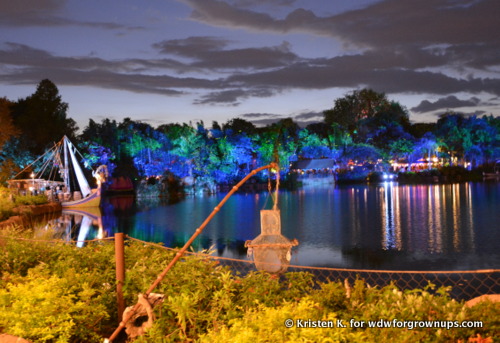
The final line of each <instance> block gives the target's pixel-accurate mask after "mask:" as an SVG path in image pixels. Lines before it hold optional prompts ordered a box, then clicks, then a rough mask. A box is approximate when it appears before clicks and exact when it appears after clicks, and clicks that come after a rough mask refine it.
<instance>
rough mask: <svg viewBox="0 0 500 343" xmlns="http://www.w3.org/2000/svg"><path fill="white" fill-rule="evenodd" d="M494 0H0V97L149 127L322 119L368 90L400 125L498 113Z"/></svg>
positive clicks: (83, 118)
mask: <svg viewBox="0 0 500 343" xmlns="http://www.w3.org/2000/svg"><path fill="white" fill-rule="evenodd" d="M499 29H500V1H499V0H483V1H481V0H419V1H415V0H381V1H374V0H352V1H346V0H304V1H301V0H177V1H176V0H161V1H160V0H147V1H146V0H135V1H134V0H120V1H101V0H85V1H81V0H80V1H79V0H15V1H11V0H0V97H4V96H5V97H7V98H8V99H10V100H13V101H16V100H17V99H19V98H24V97H27V96H29V95H31V94H33V93H34V92H35V90H36V85H37V84H38V83H39V82H40V81H41V80H42V79H45V78H48V79H50V80H51V81H52V82H54V83H55V84H56V86H57V87H58V88H59V91H60V93H61V96H62V100H63V101H65V102H67V103H68V104H69V112H68V116H69V117H71V118H73V119H75V120H76V121H77V123H78V125H79V126H80V128H81V129H82V128H84V127H85V126H86V125H87V124H88V119H89V118H93V119H94V120H96V121H100V120H101V119H104V118H111V119H116V120H117V121H121V120H122V119H123V118H125V117H130V118H132V119H134V120H139V121H144V122H147V123H149V124H151V125H153V126H158V125H160V124H166V123H172V122H174V123H175V122H188V121H193V122H195V121H198V120H203V121H204V122H205V124H206V125H207V126H210V125H211V122H212V121H213V120H217V121H219V123H224V122H226V121H227V120H229V119H231V118H235V117H239V118H243V119H246V120H249V121H252V122H254V123H256V124H267V123H269V122H270V121H277V120H279V119H282V118H286V117H292V118H294V120H296V121H297V122H299V123H300V124H301V125H306V124H307V123H310V122H314V121H320V120H322V118H323V116H322V111H323V110H326V109H329V108H332V107H333V102H334V100H335V99H336V98H339V97H342V96H344V95H345V94H347V93H348V92H351V91H353V90H355V89H361V88H364V87H369V88H372V89H374V90H375V91H377V92H384V93H386V94H387V95H388V97H389V99H392V100H396V101H399V102H400V103H401V104H402V105H404V106H406V107H407V108H408V110H409V112H410V118H411V120H412V121H414V122H429V121H436V119H437V115H438V114H440V113H443V112H445V111H447V110H451V111H459V112H463V113H466V114H478V115H482V114H493V115H495V116H497V115H500V30H499Z"/></svg>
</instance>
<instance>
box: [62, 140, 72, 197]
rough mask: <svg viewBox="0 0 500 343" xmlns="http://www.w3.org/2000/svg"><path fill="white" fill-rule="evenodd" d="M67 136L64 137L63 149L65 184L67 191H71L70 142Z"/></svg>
mask: <svg viewBox="0 0 500 343" xmlns="http://www.w3.org/2000/svg"><path fill="white" fill-rule="evenodd" d="M66 140H67V138H66V136H64V137H63V149H64V169H63V174H64V184H65V185H66V188H67V191H68V192H71V190H70V188H69V163H68V144H67V142H66Z"/></svg>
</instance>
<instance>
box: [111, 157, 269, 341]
mask: <svg viewBox="0 0 500 343" xmlns="http://www.w3.org/2000/svg"><path fill="white" fill-rule="evenodd" d="M272 168H276V169H278V164H277V163H274V162H273V163H271V164H268V165H266V166H264V167H260V168H257V169H254V170H252V171H251V172H250V173H249V174H248V175H247V176H245V177H244V178H243V179H242V180H241V181H240V182H238V183H237V184H236V185H235V186H233V188H232V189H231V191H229V193H227V194H226V196H225V197H224V199H222V200H221V202H220V203H219V204H218V205H217V206H216V207H215V208H214V209H213V211H212V213H210V215H209V216H208V217H207V219H205V221H204V222H203V223H202V224H201V225H200V226H199V227H198V228H197V229H196V231H195V232H194V234H193V235H192V236H191V238H190V239H189V240H188V241H187V242H186V244H184V246H183V247H182V248H181V249H180V250H179V251H178V252H177V253H176V254H175V256H174V258H173V259H172V261H170V263H169V264H168V265H167V267H166V268H165V269H164V270H163V272H161V273H160V274H159V275H158V277H157V278H156V280H155V281H154V282H153V283H152V284H151V286H149V288H148V290H147V291H146V292H145V293H144V297H145V298H147V297H148V296H149V294H150V293H151V292H152V291H153V290H154V289H155V288H156V287H157V286H158V284H159V283H160V282H161V281H162V280H163V278H165V276H166V275H167V273H168V271H169V270H170V269H171V268H172V267H173V266H174V265H175V264H176V263H177V261H178V260H179V259H180V258H181V257H182V255H184V253H185V252H186V250H187V249H188V248H189V247H190V246H191V244H192V243H193V241H194V240H195V239H196V237H198V235H199V234H200V233H201V232H202V231H203V229H204V228H205V226H207V224H208V223H209V222H210V221H211V220H212V218H213V217H214V216H215V215H216V214H217V212H219V210H220V209H221V207H222V206H223V205H224V204H225V203H226V201H227V199H229V197H231V195H233V194H234V192H236V191H237V190H238V188H240V186H241V185H242V184H244V183H245V182H246V181H247V180H248V179H249V178H251V177H252V176H254V175H255V174H257V173H258V172H260V171H262V170H264V169H272ZM139 306H140V305H139V303H136V304H135V305H134V307H133V308H132V310H131V311H129V312H128V313H127V316H126V317H125V318H123V319H122V320H121V322H120V324H119V325H118V327H117V328H116V329H115V331H114V332H113V334H112V335H111V336H110V337H109V339H108V342H112V341H113V340H114V339H115V338H116V336H118V334H119V333H120V331H121V330H122V329H123V328H124V327H125V324H127V322H128V321H129V320H130V318H131V317H132V316H133V315H134V314H135V312H136V311H137V310H138V309H139Z"/></svg>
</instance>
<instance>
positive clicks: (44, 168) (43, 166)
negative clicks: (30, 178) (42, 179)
mask: <svg viewBox="0 0 500 343" xmlns="http://www.w3.org/2000/svg"><path fill="white" fill-rule="evenodd" d="M54 153H55V151H52V154H51V155H50V156H49V158H47V160H45V162H44V163H43V165H42V166H41V168H40V171H39V172H38V173H37V175H40V176H43V174H44V173H45V170H46V169H47V167H48V166H49V164H51V162H52V160H53V158H54Z"/></svg>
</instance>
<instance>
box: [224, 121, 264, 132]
mask: <svg viewBox="0 0 500 343" xmlns="http://www.w3.org/2000/svg"><path fill="white" fill-rule="evenodd" d="M222 130H223V131H227V130H232V131H233V133H234V134H238V133H246V134H247V135H253V134H254V133H255V132H256V127H255V125H254V124H252V123H251V122H249V121H247V120H245V119H241V118H234V119H231V120H229V121H228V122H227V123H225V124H223V125H222Z"/></svg>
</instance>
